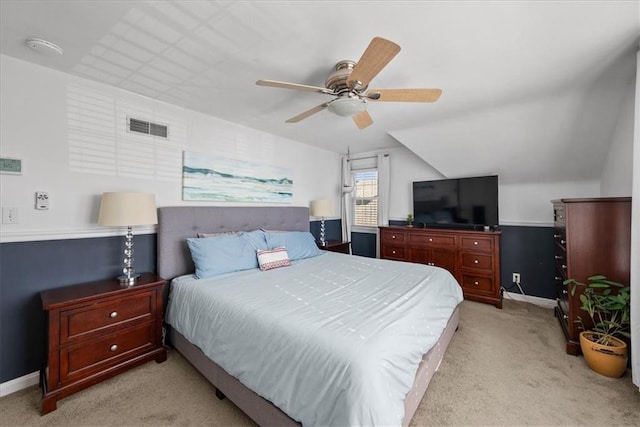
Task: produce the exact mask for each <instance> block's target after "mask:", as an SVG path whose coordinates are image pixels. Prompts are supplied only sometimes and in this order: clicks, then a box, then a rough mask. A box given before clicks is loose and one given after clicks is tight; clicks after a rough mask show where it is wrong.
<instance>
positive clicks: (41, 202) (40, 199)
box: [36, 191, 49, 210]
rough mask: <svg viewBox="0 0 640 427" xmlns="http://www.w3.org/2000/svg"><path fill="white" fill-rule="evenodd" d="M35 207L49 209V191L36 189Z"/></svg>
mask: <svg viewBox="0 0 640 427" xmlns="http://www.w3.org/2000/svg"><path fill="white" fill-rule="evenodd" d="M36 209H38V210H46V209H49V192H47V191H36Z"/></svg>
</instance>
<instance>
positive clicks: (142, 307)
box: [60, 292, 156, 344]
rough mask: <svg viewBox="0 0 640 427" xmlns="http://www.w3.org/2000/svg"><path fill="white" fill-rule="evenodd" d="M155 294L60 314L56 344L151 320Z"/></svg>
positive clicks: (130, 297) (129, 297) (136, 296)
mask: <svg viewBox="0 0 640 427" xmlns="http://www.w3.org/2000/svg"><path fill="white" fill-rule="evenodd" d="M155 298H156V294H155V292H145V293H139V294H136V295H131V296H128V297H126V298H121V299H118V300H113V301H109V302H101V303H96V304H92V305H88V306H85V307H80V308H76V309H72V310H63V311H62V312H61V313H60V344H65V343H68V342H73V341H76V340H80V339H85V338H90V336H91V335H92V334H94V333H98V332H108V329H109V328H115V327H118V326H122V327H125V326H126V325H128V324H131V323H132V322H134V321H148V320H152V319H154V307H155V304H156V301H155Z"/></svg>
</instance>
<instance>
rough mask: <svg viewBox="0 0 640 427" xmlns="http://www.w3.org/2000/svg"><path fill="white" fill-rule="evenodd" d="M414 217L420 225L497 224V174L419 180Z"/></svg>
mask: <svg viewBox="0 0 640 427" xmlns="http://www.w3.org/2000/svg"><path fill="white" fill-rule="evenodd" d="M413 217H414V224H415V225H416V226H417V227H449V228H479V227H483V226H490V227H495V226H497V225H498V176H497V175H490V176H477V177H471V178H458V179H440V180H434V181H416V182H414V183H413Z"/></svg>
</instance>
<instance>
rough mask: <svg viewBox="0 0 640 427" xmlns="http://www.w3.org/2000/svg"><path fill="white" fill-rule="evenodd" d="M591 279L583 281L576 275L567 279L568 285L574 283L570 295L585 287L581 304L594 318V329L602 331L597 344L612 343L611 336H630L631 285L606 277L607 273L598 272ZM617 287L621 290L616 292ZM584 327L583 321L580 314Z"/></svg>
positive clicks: (581, 295) (581, 296)
mask: <svg viewBox="0 0 640 427" xmlns="http://www.w3.org/2000/svg"><path fill="white" fill-rule="evenodd" d="M587 282H588V283H580V282H578V281H577V280H575V279H567V280H565V281H564V284H565V285H572V288H571V295H575V294H576V290H577V289H578V287H581V288H583V291H582V293H581V294H580V303H581V304H582V305H581V307H580V308H582V310H584V311H586V312H587V314H589V317H590V318H591V320H592V322H593V328H592V331H593V332H598V333H599V334H600V335H599V336H598V338H597V340H595V341H596V342H597V343H598V344H603V345H610V343H611V337H620V336H623V337H630V336H631V335H630V334H629V332H628V330H629V322H630V313H631V294H630V288H629V286H625V285H623V284H621V283H618V282H614V281H612V280H607V278H606V277H605V276H602V275H596V276H591V277H588V278H587ZM614 288H617V289H618V292H617V293H616V292H613V289H614ZM578 318H579V319H580V320H578V322H580V323H581V325H582V329H583V330H585V328H584V323H583V322H582V318H581V317H580V316H578Z"/></svg>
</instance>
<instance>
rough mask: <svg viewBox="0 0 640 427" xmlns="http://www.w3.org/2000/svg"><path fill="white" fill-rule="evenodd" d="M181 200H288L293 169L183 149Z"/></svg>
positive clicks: (263, 201)
mask: <svg viewBox="0 0 640 427" xmlns="http://www.w3.org/2000/svg"><path fill="white" fill-rule="evenodd" d="M182 200H186V201H208V202H262V203H291V202H292V200H293V178H292V173H291V170H290V169H286V168H281V167H276V166H271V165H265V164H260V163H254V162H249V161H246V160H239V159H230V158H226V157H221V156H216V155H212V154H203V153H194V152H188V151H184V152H183V164H182Z"/></svg>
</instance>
